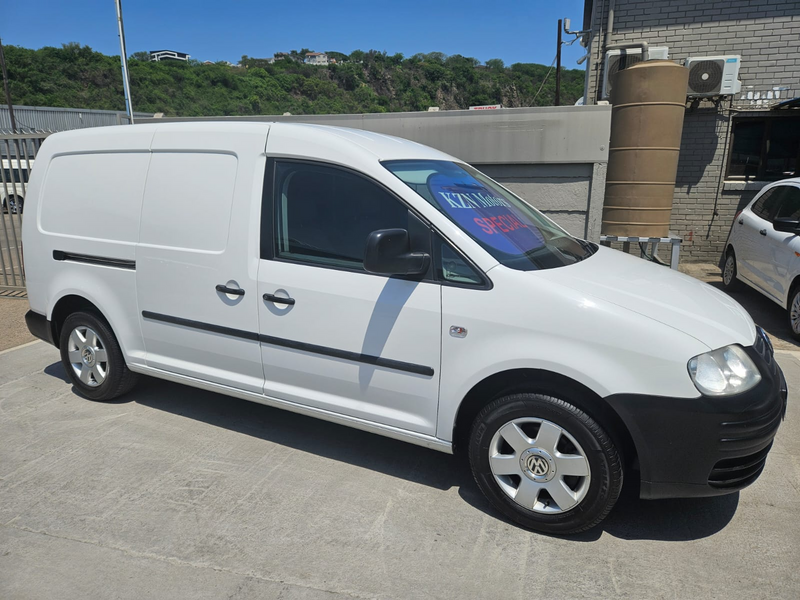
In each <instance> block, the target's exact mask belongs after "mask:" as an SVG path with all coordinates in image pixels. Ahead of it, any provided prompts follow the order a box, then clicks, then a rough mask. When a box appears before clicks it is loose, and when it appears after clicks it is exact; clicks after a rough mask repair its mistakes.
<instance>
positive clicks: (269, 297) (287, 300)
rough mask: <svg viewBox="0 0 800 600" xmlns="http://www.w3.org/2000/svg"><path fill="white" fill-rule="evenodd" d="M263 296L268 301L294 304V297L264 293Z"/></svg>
mask: <svg viewBox="0 0 800 600" xmlns="http://www.w3.org/2000/svg"><path fill="white" fill-rule="evenodd" d="M262 298H264V300H266V301H267V302H274V303H275V304H288V305H289V306H293V305H294V298H284V297H282V296H276V295H275V294H264V295H263V296H262Z"/></svg>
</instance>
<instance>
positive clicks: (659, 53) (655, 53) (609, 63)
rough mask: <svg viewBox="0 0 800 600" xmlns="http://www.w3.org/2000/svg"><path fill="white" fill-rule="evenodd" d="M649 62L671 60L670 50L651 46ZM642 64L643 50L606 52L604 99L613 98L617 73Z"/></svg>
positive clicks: (628, 49) (648, 53) (631, 49)
mask: <svg viewBox="0 0 800 600" xmlns="http://www.w3.org/2000/svg"><path fill="white" fill-rule="evenodd" d="M647 57H648V59H649V60H669V48H667V47H666V46H651V47H650V48H649V50H648V52H647ZM639 62H642V49H641V48H627V49H618V50H609V51H608V52H606V64H605V68H604V69H603V73H604V74H603V98H608V97H609V96H611V79H610V78H611V76H612V75H614V74H615V73H617V72H619V71H622V70H623V69H627V68H628V67H632V66H633V65H635V64H636V63H639Z"/></svg>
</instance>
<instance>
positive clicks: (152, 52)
mask: <svg viewBox="0 0 800 600" xmlns="http://www.w3.org/2000/svg"><path fill="white" fill-rule="evenodd" d="M159 52H172V53H173V54H183V55H184V56H189V53H188V52H179V51H178V50H150V54H158V53H159Z"/></svg>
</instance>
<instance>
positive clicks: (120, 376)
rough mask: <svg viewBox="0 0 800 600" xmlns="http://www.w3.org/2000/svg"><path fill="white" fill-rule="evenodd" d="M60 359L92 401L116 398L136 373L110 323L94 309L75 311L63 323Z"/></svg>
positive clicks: (72, 379)
mask: <svg viewBox="0 0 800 600" xmlns="http://www.w3.org/2000/svg"><path fill="white" fill-rule="evenodd" d="M59 347H60V349H61V362H62V363H63V365H64V369H65V370H66V371H67V376H68V377H69V378H70V380H71V381H72V383H73V384H74V385H75V387H76V388H77V389H78V391H79V392H80V393H81V395H83V396H86V397H87V398H89V399H90V400H100V401H107V400H113V399H114V398H117V397H119V396H122V395H123V394H125V393H127V392H129V391H130V390H131V389H132V388H133V386H134V385H135V384H136V380H137V375H136V373H133V372H132V371H130V370H129V369H128V366H127V365H126V364H125V358H124V357H123V356H122V349H121V348H120V345H119V342H117V338H116V336H114V332H113V331H111V327H109V325H108V323H106V321H105V320H104V319H102V318H100V317H99V316H98V315H96V314H94V313H91V312H76V313H73V314H71V315H70V316H68V317H67V318H66V319H65V320H64V324H63V325H62V326H61V337H60V340H59Z"/></svg>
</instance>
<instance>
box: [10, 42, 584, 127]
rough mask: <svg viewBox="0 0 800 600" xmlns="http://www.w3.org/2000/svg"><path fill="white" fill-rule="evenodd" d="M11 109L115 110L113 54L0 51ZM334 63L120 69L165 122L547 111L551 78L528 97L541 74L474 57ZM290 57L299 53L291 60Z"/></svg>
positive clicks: (569, 100)
mask: <svg viewBox="0 0 800 600" xmlns="http://www.w3.org/2000/svg"><path fill="white" fill-rule="evenodd" d="M5 54H6V62H7V66H8V75H9V80H10V84H11V97H12V100H13V102H14V103H15V104H23V105H32V106H56V107H76V108H94V109H110V110H124V108H125V106H124V99H123V93H122V76H121V74H120V64H119V57H118V56H107V55H104V54H101V53H100V52H95V51H93V50H92V49H91V48H89V47H88V46H81V45H80V44H76V43H70V44H64V45H63V46H62V47H61V48H54V47H45V48H41V49H39V50H31V49H28V48H21V47H18V46H7V47H6V48H5ZM329 54H331V55H333V56H335V57H336V58H337V60H338V64H335V65H330V66H326V67H323V66H311V65H304V64H302V63H299V62H296V61H294V60H291V59H284V60H280V61H277V62H276V63H275V64H268V62H267V61H266V60H264V59H257V58H250V57H247V56H243V57H242V60H241V62H240V63H239V66H234V67H231V66H227V65H225V64H223V63H217V64H203V63H199V62H197V61H190V62H188V63H185V62H177V61H169V62H168V61H165V62H158V63H155V62H149V61H147V54H146V53H137V54H135V55H133V56H132V57H131V60H130V62H129V68H130V74H131V89H132V93H131V95H132V98H133V107H134V110H137V111H146V112H163V113H165V114H166V115H169V116H171V115H177V116H202V115H252V114H262V115H264V114H282V113H284V112H291V113H292V114H332V113H361V112H397V111H415V110H427V109H428V107H429V106H439V107H440V108H441V109H442V110H452V109H458V108H467V107H469V106H471V105H478V104H502V105H503V106H506V107H519V106H548V105H552V104H553V98H554V90H555V73H554V72H553V73H551V74H550V76H549V78H548V79H547V81H546V83H545V85H544V87H543V88H542V90H541V92H540V93H539V95H538V97H537V96H536V94H537V91H538V90H539V88H540V86H541V83H542V80H543V79H544V77H545V75H546V74H547V71H548V67H547V66H545V65H538V64H525V63H516V64H513V65H511V66H510V67H506V66H505V65H503V62H502V61H501V60H499V59H493V60H490V61H487V65H479V62H478V61H477V60H476V59H473V58H467V57H464V56H459V55H454V56H449V57H448V56H445V55H444V54H441V53H438V52H433V53H430V54H417V55H415V56H413V57H410V58H405V57H404V56H403V55H402V54H395V55H393V56H389V55H387V54H386V53H382V52H376V51H374V50H371V51H369V52H362V51H360V50H357V51H355V52H353V53H352V54H350V55H349V56H348V55H345V54H340V53H335V52H332V53H329ZM293 55H295V56H298V55H299V53H296V52H293ZM583 80H584V73H583V71H581V70H577V69H572V70H567V69H564V70H562V86H561V89H562V92H561V93H562V99H561V102H562V104H574V103H575V101H576V100H577V99H578V98H579V97H580V96H581V95H582V93H583Z"/></svg>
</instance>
